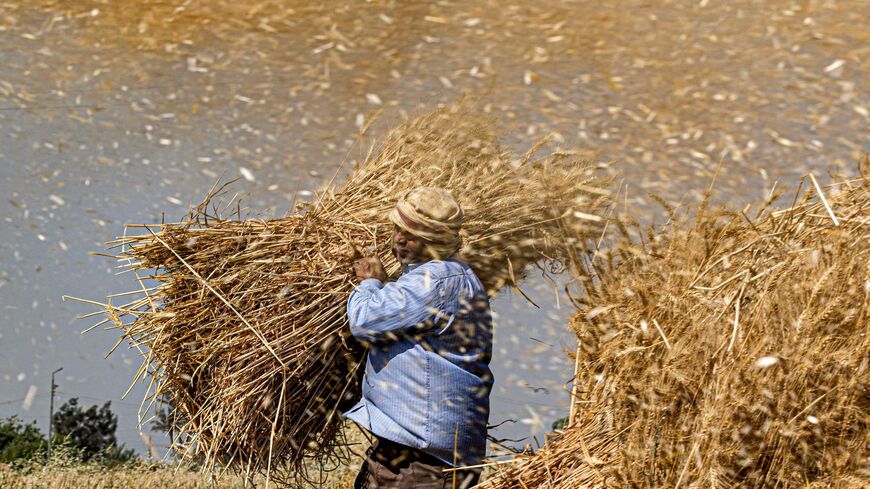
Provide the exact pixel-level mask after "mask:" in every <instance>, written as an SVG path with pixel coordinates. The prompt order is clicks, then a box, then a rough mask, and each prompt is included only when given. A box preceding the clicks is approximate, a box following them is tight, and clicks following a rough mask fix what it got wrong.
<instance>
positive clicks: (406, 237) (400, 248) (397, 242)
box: [393, 226, 432, 265]
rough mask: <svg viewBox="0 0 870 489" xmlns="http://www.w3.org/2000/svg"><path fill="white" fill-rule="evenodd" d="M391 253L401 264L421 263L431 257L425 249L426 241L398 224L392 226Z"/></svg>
mask: <svg viewBox="0 0 870 489" xmlns="http://www.w3.org/2000/svg"><path fill="white" fill-rule="evenodd" d="M393 253H394V254H395V255H396V259H397V260H399V263H401V264H402V265H411V264H412V263H423V262H426V261H429V260H430V259H431V258H432V257H431V256H430V255H429V253H428V251H426V242H425V241H424V240H422V239H420V238H418V237H416V236H414V235H413V234H411V233H406V232H405V231H403V230H402V228H400V227H399V226H393Z"/></svg>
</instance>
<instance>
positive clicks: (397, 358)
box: [345, 259, 493, 465]
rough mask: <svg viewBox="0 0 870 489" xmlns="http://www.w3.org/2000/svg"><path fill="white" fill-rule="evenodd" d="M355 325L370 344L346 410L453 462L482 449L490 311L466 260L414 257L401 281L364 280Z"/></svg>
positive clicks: (352, 311)
mask: <svg viewBox="0 0 870 489" xmlns="http://www.w3.org/2000/svg"><path fill="white" fill-rule="evenodd" d="M347 314H348V318H349V320H350V330H351V333H353V335H354V336H355V337H356V338H357V339H358V340H360V341H362V342H363V343H367V344H368V345H369V353H368V359H367V360H366V371H365V376H364V380H363V383H362V399H361V400H360V401H359V402H358V403H357V404H356V405H355V406H354V407H353V408H352V409H350V410H349V411H348V412H346V413H345V416H346V417H348V418H350V419H352V420H353V421H355V422H356V423H357V424H359V425H360V426H362V427H363V428H365V429H367V430H369V431H370V432H371V433H373V434H375V435H377V436H379V437H381V438H386V439H389V440H392V441H394V442H397V443H401V444H403V445H406V446H409V447H413V448H417V449H420V450H422V451H424V452H426V453H428V454H430V455H433V456H435V457H436V458H438V459H440V460H442V461H444V462H446V463H448V464H450V465H453V463H454V451H455V456H456V461H457V465H474V464H477V463H480V461H481V459H482V458H483V456H484V454H485V452H486V425H487V422H488V421H489V393H490V390H491V389H492V383H493V377H492V372H491V371H490V369H489V361H490V358H491V357H492V316H491V313H490V308H489V299H488V297H487V295H486V291H485V289H484V288H483V285H482V284H481V282H480V279H478V278H477V276H476V275H475V274H474V272H473V271H472V270H471V267H469V266H468V265H467V264H465V263H462V262H460V261H457V260H453V259H450V260H443V261H442V260H433V261H430V262H426V263H422V264H417V265H409V266H406V267H405V269H404V274H403V275H402V276H401V277H400V278H399V280H398V281H396V282H391V283H387V284H384V283H382V282H381V281H380V280H377V279H366V280H363V281H362V282H360V284H359V285H358V286H357V287H356V289H355V290H354V291H353V293H351V295H350V299H349V300H348V304H347Z"/></svg>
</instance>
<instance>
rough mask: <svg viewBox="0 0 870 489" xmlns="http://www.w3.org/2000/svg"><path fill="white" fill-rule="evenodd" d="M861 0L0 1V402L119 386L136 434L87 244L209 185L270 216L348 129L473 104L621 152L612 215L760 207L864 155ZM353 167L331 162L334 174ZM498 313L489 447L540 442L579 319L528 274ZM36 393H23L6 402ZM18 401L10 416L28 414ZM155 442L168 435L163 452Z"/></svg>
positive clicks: (128, 368) (318, 177)
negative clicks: (53, 390)
mask: <svg viewBox="0 0 870 489" xmlns="http://www.w3.org/2000/svg"><path fill="white" fill-rule="evenodd" d="M868 17H870V15H868V12H867V9H866V8H862V2H861V1H859V0H851V1H842V2H834V1H806V2H800V3H798V2H789V1H769V2H753V1H748V0H738V1H733V2H728V3H721V2H715V1H706V0H701V1H700V2H688V1H675V2H656V3H655V5H652V4H649V3H644V2H639V1H624V2H616V3H613V4H609V5H602V4H601V3H600V2H585V1H584V2H546V1H537V2H523V3H520V4H517V5H505V4H504V3H502V2H484V1H472V2H462V3H459V2H456V3H453V2H438V3H432V4H413V5H409V4H406V3H405V2H387V1H372V2H365V3H359V4H357V5H354V6H346V5H344V4H341V3H339V2H327V3H326V4H325V5H322V6H311V5H308V4H307V3H303V2H283V1H260V2H249V1H234V2H228V1H224V0H215V1H187V2H180V1H178V2H156V1H139V2H132V1H112V2H108V1H106V2H98V1H78V2H48V1H44V2H43V1H31V2H17V3H16V2H7V3H4V4H3V5H2V6H0V64H2V66H3V68H4V69H3V71H2V73H0V138H2V139H0V141H2V143H0V193H2V196H3V197H4V199H3V202H2V203H0V209H2V211H0V212H2V221H0V236H2V243H0V307H2V318H3V323H2V326H0V416H5V415H10V414H14V413H17V414H20V415H22V416H23V417H24V418H25V419H37V420H38V421H39V423H40V425H41V427H42V428H43V430H45V429H46V420H47V414H48V391H49V386H48V384H49V377H50V372H51V371H52V370H54V369H55V368H57V367H59V366H63V367H64V370H63V372H62V373H61V374H60V375H59V377H58V383H59V384H60V388H59V394H58V402H59V403H62V402H63V401H64V400H65V399H68V398H69V397H73V396H75V397H79V398H81V399H82V400H83V401H85V402H93V403H102V402H103V401H105V400H112V406H113V409H114V411H115V412H116V413H118V414H119V417H120V422H119V438H120V440H121V441H122V442H123V443H126V444H127V445H128V446H132V447H135V448H137V449H140V450H142V449H143V448H144V445H143V443H142V442H141V440H140V438H139V435H138V428H137V427H136V425H135V419H136V411H137V409H138V405H139V400H140V399H141V394H142V388H141V386H140V387H135V388H134V389H133V391H132V392H131V394H130V395H129V396H128V397H127V398H126V399H124V400H121V399H120V396H121V395H122V394H123V393H124V392H125V390H126V389H127V387H128V385H129V383H130V382H131V379H132V377H133V375H134V374H135V372H136V369H137V367H138V364H139V359H138V353H136V352H135V351H130V350H128V349H126V347H125V346H124V345H122V346H121V347H120V348H119V349H118V351H117V352H116V353H115V354H113V355H112V356H111V357H109V358H108V359H104V358H103V356H104V354H105V353H106V352H108V351H109V350H110V349H111V347H112V346H113V345H114V343H115V341H116V340H117V337H118V335H117V332H114V331H102V330H99V329H98V330H95V331H93V332H91V333H88V334H85V335H81V334H79V332H80V331H81V330H82V329H84V328H85V327H86V326H88V324H89V323H87V321H78V320H76V319H75V317H76V316H77V315H80V314H85V313H88V312H91V311H93V310H94V309H93V308H91V307H89V306H87V305H84V304H80V303H75V302H69V301H66V302H64V301H62V300H61V297H62V295H64V294H67V295H71V296H76V297H83V298H89V299H94V300H102V299H103V298H105V296H106V295H108V294H110V293H116V292H122V291H127V290H131V286H134V285H135V284H134V283H133V282H132V280H131V278H130V277H129V276H125V275H121V276H116V275H115V274H114V273H115V271H114V270H113V268H112V267H113V265H114V264H113V263H112V262H111V261H110V260H108V259H106V258H102V257H94V256H89V255H88V253H89V252H93V251H99V250H101V247H102V243H104V242H105V241H107V240H110V239H112V238H114V237H115V236H117V235H119V234H121V233H123V229H124V228H123V225H124V224H125V223H149V222H155V221H159V220H161V219H163V218H164V217H165V218H166V219H178V218H180V217H182V216H183V215H184V214H185V213H186V209H187V207H188V206H189V205H190V204H195V203H197V202H199V200H200V198H201V197H202V196H203V195H204V194H205V193H206V192H207V190H208V189H209V188H210V187H211V185H212V184H213V183H214V182H215V181H216V180H217V179H218V178H220V177H221V176H224V178H236V177H239V178H240V180H239V182H237V183H236V184H234V186H233V188H234V190H236V191H238V192H240V193H241V194H243V195H245V199H244V201H245V202H246V203H247V205H248V206H249V207H250V208H251V209H252V210H254V211H255V212H258V213H260V214H261V215H264V216H275V215H283V214H284V213H286V212H287V210H288V209H289V208H290V207H291V202H292V200H293V199H294V196H298V198H302V199H307V198H310V197H309V196H310V195H311V194H310V192H311V191H314V190H316V189H318V188H320V187H322V186H323V185H324V184H326V183H327V182H328V181H329V179H330V178H331V176H332V175H333V173H334V172H335V171H336V170H337V169H338V168H339V164H340V162H341V161H342V160H344V159H345V157H346V156H347V158H348V160H349V161H350V162H351V164H352V162H353V161H354V160H357V159H360V151H361V150H360V149H359V145H358V144H357V142H358V138H357V134H358V131H359V127H360V125H362V124H365V123H366V122H367V121H369V120H370V119H371V118H372V116H373V115H374V114H375V113H376V112H378V111H380V115H379V117H378V119H377V121H378V122H376V123H375V125H374V127H373V128H372V129H371V131H370V133H372V134H379V133H381V132H382V130H383V129H384V128H385V127H388V126H389V124H390V123H392V122H393V121H395V120H396V119H397V118H398V117H401V116H403V115H406V114H413V113H420V112H423V111H427V110H430V109H431V108H433V107H435V106H437V105H438V104H442V103H449V102H453V101H455V100H457V99H459V98H460V97H461V96H462V95H463V94H469V95H471V96H472V97H473V98H475V99H477V100H480V101H481V103H482V105H483V107H484V109H483V110H486V111H488V112H489V113H491V114H492V116H493V117H495V118H496V119H497V121H498V125H499V128H500V130H501V131H502V132H503V134H504V135H505V137H504V144H505V146H506V147H507V148H510V149H512V150H515V151H518V152H522V151H525V149H527V148H528V147H529V146H530V145H531V144H533V143H534V142H536V141H537V140H539V139H540V138H541V137H543V136H544V135H546V134H548V133H554V136H553V137H554V142H553V143H552V144H553V146H563V147H572V146H577V147H579V148H581V149H582V150H584V151H587V152H588V154H589V156H590V157H591V158H594V159H596V160H598V161H614V162H615V163H616V165H615V167H616V169H618V170H619V171H620V172H622V175H623V176H622V177H621V180H619V183H618V184H617V187H619V189H620V192H621V193H620V200H621V202H622V206H621V207H620V212H626V213H629V214H631V215H633V216H635V217H637V218H638V219H640V220H642V221H645V222H649V221H652V220H658V221H661V220H662V219H663V218H662V212H661V210H660V209H659V208H657V207H655V205H654V203H653V201H652V200H651V199H649V197H648V193H649V192H653V193H656V194H659V195H661V196H663V197H664V198H666V199H667V200H669V201H670V202H673V203H675V204H678V205H683V206H687V205H689V204H691V203H693V202H696V201H697V200H698V199H699V197H700V195H701V193H702V192H703V191H704V189H706V188H707V186H708V184H709V182H710V179H711V177H712V175H713V173H714V171H715V168H716V166H717V164H718V163H719V162H720V161H721V162H722V168H723V169H722V173H721V175H720V176H719V178H718V180H717V184H716V187H717V189H718V190H717V193H716V198H717V200H719V201H722V202H728V203H729V205H730V206H731V207H733V208H740V207H743V206H744V205H746V204H747V203H756V202H758V201H759V200H760V199H761V198H762V196H763V195H765V194H766V192H768V191H769V189H770V188H771V187H772V186H773V184H774V182H778V186H779V187H780V188H781V187H782V186H784V185H794V184H796V182H797V180H798V179H799V178H800V176H801V175H803V174H805V173H807V172H809V171H813V172H815V174H816V175H817V177H819V178H820V179H821V180H822V181H825V180H828V179H829V177H828V176H827V174H828V172H832V173H854V165H853V162H854V160H855V159H856V157H857V156H858V155H859V154H860V152H861V151H862V150H866V149H868V147H870V131H868V130H867V129H868V109H870V100H868V90H867V80H868V70H870V65H868V63H867V62H866V61H864V60H865V59H866V58H867V54H868V51H870V48H868V46H870V34H868V31H867V30H866V29H865V28H863V27H864V26H866V25H867V24H868V21H870V18H868ZM350 166H351V165H348V166H347V167H350ZM524 290H526V291H527V293H529V295H530V296H531V297H532V298H533V299H534V300H535V302H537V303H538V304H539V305H541V309H540V310H538V309H535V308H533V307H532V306H530V305H528V304H527V303H526V301H525V299H523V298H522V297H520V296H518V295H506V296H504V297H502V298H499V299H498V300H497V301H495V303H494V309H495V312H496V313H497V314H498V315H499V316H498V317H499V321H498V324H497V330H496V338H495V352H496V353H495V358H494V360H493V362H494V366H493V367H494V372H495V375H496V388H495V391H494V392H493V406H494V407H493V413H492V419H491V421H492V422H494V423H495V422H500V421H503V420H506V419H513V420H517V422H516V423H510V422H508V423H506V424H505V425H503V426H502V427H501V428H499V429H498V430H496V431H495V433H494V435H495V436H497V437H505V438H516V439H524V440H523V441H522V442H519V443H511V444H514V445H516V444H522V443H526V442H531V443H532V444H535V443H536V442H535V441H534V440H533V438H532V437H533V436H535V437H537V440H539V441H542V440H543V438H542V435H543V433H545V432H546V431H547V430H548V429H549V425H550V423H551V422H552V421H553V420H555V419H556V418H558V417H560V416H563V415H564V413H566V412H567V407H568V395H567V393H566V391H565V387H564V383H565V382H567V381H568V380H570V377H571V375H572V373H573V366H572V362H571V361H570V360H568V359H567V356H566V355H565V351H571V350H573V348H574V345H573V340H572V339H571V334H570V332H569V331H568V330H567V328H566V327H565V325H566V321H567V318H569V317H570V315H571V313H572V309H571V307H570V306H569V305H568V302H567V300H566V299H565V297H561V298H560V299H559V306H560V307H558V308H557V307H556V304H557V300H556V296H557V294H556V293H555V292H554V290H553V286H552V285H551V284H550V283H549V282H547V281H546V280H543V279H541V278H540V277H537V278H532V279H531V280H529V281H528V282H527V283H526V284H525V285H524ZM31 386H35V387H36V389H37V390H36V394H35V395H34V396H32V398H31V401H32V402H31V403H24V398H25V397H27V395H28V394H27V393H28V391H29V390H31ZM25 407H28V409H25ZM158 446H165V441H163V440H160V442H159V443H158Z"/></svg>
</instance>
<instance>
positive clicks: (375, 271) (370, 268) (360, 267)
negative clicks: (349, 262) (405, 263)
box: [353, 255, 387, 282]
mask: <svg viewBox="0 0 870 489" xmlns="http://www.w3.org/2000/svg"><path fill="white" fill-rule="evenodd" d="M353 271H354V272H356V278H357V279H359V280H365V279H367V278H376V279H378V280H380V281H381V282H386V281H387V274H386V272H384V265H383V263H381V260H380V258H378V257H377V256H375V255H372V256H367V257H364V258H360V259H359V260H357V261H356V263H354V264H353Z"/></svg>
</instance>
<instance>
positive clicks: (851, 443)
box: [485, 176, 870, 489]
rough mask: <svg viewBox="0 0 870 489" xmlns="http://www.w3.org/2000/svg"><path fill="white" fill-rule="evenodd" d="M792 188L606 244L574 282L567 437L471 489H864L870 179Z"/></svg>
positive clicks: (868, 422)
mask: <svg viewBox="0 0 870 489" xmlns="http://www.w3.org/2000/svg"><path fill="white" fill-rule="evenodd" d="M806 183H811V184H812V185H808V186H807V188H808V190H807V191H806V193H804V194H803V197H802V198H801V199H800V200H798V199H797V196H798V195H801V194H800V192H798V193H797V194H796V196H795V199H794V202H793V203H792V206H791V207H790V208H787V209H785V210H779V211H769V210H767V209H766V207H767V206H765V209H763V212H759V213H758V214H757V215H756V216H754V217H752V218H750V217H749V216H747V215H746V214H745V213H744V212H724V211H721V212H710V211H708V210H706V209H705V207H706V206H705V205H702V206H701V208H700V209H699V210H698V212H697V214H696V216H695V217H694V218H693V219H692V220H689V219H682V220H680V219H679V218H678V217H677V216H675V215H673V212H670V213H671V221H670V223H669V224H668V225H666V226H664V227H662V228H658V229H651V230H650V231H649V232H648V233H645V234H644V235H643V237H641V238H639V239H630V238H627V237H623V238H621V239H619V240H617V241H616V242H615V243H614V246H612V247H611V251H610V252H609V254H607V255H605V256H604V259H603V260H602V261H597V260H596V262H595V263H594V267H593V268H592V269H591V270H590V273H589V275H588V276H586V277H583V278H582V279H583V281H584V284H585V287H584V288H585V291H584V294H583V295H584V297H583V299H582V301H583V308H582V309H581V311H580V312H578V314H577V315H576V316H575V318H574V319H573V321H572V327H573V328H574V330H575V332H576V333H577V336H578V338H579V341H580V345H581V348H580V349H579V351H580V357H579V367H580V368H579V375H578V378H577V382H578V383H579V388H578V390H577V396H578V397H577V399H576V402H577V404H576V412H577V415H576V416H575V419H574V420H573V425H572V426H571V427H570V428H569V429H567V430H566V431H565V433H564V434H563V436H562V437H561V438H560V439H558V440H557V441H554V442H553V443H552V444H550V445H549V446H548V447H546V448H544V449H542V450H540V452H539V453H538V454H537V455H534V456H530V457H527V458H522V459H520V460H517V461H516V462H515V463H514V464H510V465H507V467H509V468H507V469H505V470H502V471H501V472H499V473H498V474H497V475H496V476H495V477H494V478H493V479H491V480H490V481H489V483H488V484H486V486H485V487H489V488H501V487H510V488H514V487H553V488H566V489H567V488H571V489H575V488H580V487H599V488H603V487H613V488H617V487H618V488H624V487H635V488H641V487H643V488H648V487H671V488H676V487H692V488H695V487H697V488H702V487H703V488H714V489H716V488H736V487H750V488H761V487H783V488H786V487H794V488H798V487H801V488H806V487H819V488H821V487H842V488H847V487H848V488H857V487H870V335H868V332H870V331H868V322H870V321H868V320H870V314H868V313H870V307H868V306H870V273H868V272H870V198H868V197H870V179H868V178H867V177H866V176H865V178H859V179H854V180H848V181H842V182H839V183H837V184H835V185H832V186H829V187H827V188H822V187H821V186H819V185H818V184H817V183H816V180H815V178H814V177H813V178H810V179H809V180H807V181H806ZM503 467H504V466H503Z"/></svg>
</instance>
